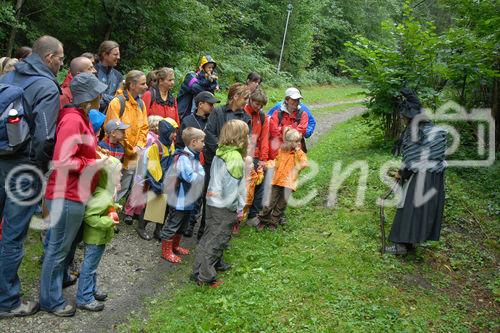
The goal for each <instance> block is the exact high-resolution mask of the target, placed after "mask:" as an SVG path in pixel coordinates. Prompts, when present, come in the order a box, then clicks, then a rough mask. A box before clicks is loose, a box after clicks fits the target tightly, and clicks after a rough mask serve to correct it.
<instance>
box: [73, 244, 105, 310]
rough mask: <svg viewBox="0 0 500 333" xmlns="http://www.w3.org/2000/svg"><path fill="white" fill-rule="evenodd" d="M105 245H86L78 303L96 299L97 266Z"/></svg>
mask: <svg viewBox="0 0 500 333" xmlns="http://www.w3.org/2000/svg"><path fill="white" fill-rule="evenodd" d="M105 248H106V246H105V245H94V244H86V245H85V256H84V258H83V263H82V267H81V269H80V278H79V279H78V291H77V292H76V304H77V305H85V304H89V303H92V302H93V301H95V298H94V293H95V292H96V291H97V285H96V282H97V274H96V272H97V267H98V266H99V263H100V262H101V258H102V254H103V253H104V249H105Z"/></svg>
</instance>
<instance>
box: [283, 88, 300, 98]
mask: <svg viewBox="0 0 500 333" xmlns="http://www.w3.org/2000/svg"><path fill="white" fill-rule="evenodd" d="M285 97H290V98H291V99H300V98H304V97H302V95H301V94H300V91H299V89H297V88H288V89H287V90H285Z"/></svg>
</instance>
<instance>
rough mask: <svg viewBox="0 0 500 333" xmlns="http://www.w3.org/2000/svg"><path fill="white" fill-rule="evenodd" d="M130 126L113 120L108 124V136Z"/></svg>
mask: <svg viewBox="0 0 500 333" xmlns="http://www.w3.org/2000/svg"><path fill="white" fill-rule="evenodd" d="M129 127H130V126H129V125H127V124H124V123H123V122H121V120H120V119H111V120H110V121H109V122H108V123H107V124H106V134H109V133H111V132H113V131H114V130H126V129H127V128H129Z"/></svg>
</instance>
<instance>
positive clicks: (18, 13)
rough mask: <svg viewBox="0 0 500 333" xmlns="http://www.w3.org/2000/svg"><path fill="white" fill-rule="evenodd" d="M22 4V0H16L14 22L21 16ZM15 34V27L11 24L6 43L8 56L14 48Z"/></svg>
mask: <svg viewBox="0 0 500 333" xmlns="http://www.w3.org/2000/svg"><path fill="white" fill-rule="evenodd" d="M23 4H24V0H17V1H16V13H15V18H16V22H19V17H21V8H22V7H23ZM16 34H17V27H16V26H13V27H12V30H11V31H10V36H9V43H8V44H7V56H8V57H11V56H12V50H13V49H14V43H15V41H16Z"/></svg>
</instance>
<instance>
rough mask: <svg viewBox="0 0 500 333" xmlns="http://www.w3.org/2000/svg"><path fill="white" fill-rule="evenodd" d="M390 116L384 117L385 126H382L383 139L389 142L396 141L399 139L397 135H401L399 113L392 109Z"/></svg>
mask: <svg viewBox="0 0 500 333" xmlns="http://www.w3.org/2000/svg"><path fill="white" fill-rule="evenodd" d="M394 110H395V111H393V112H392V113H391V114H387V115H386V116H385V119H384V121H385V124H384V127H385V128H384V132H385V138H386V139H389V140H396V139H397V138H399V134H400V133H401V121H400V118H399V112H398V111H397V109H394Z"/></svg>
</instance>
